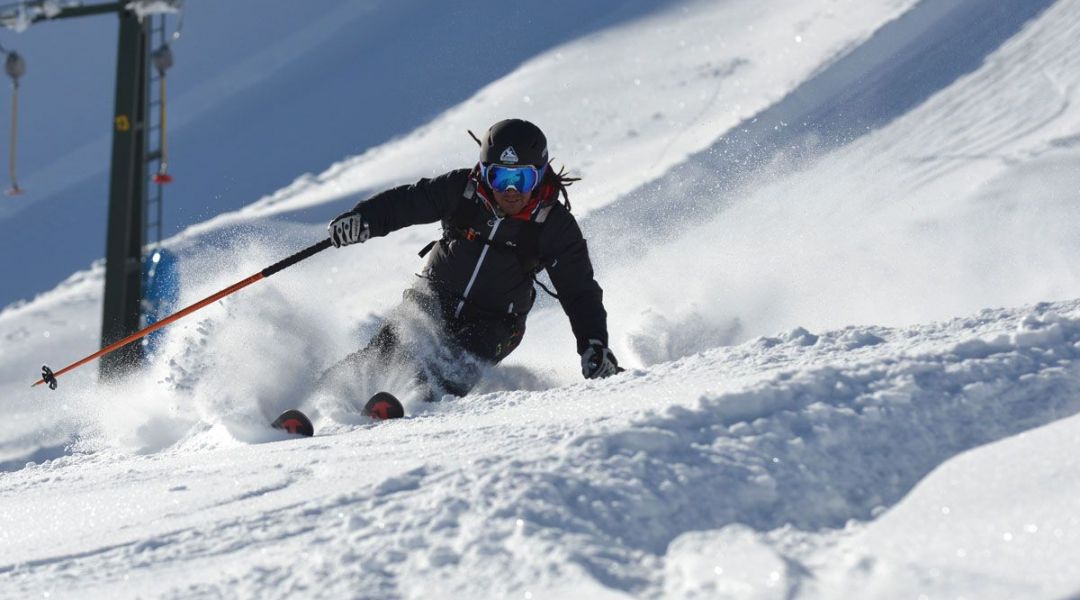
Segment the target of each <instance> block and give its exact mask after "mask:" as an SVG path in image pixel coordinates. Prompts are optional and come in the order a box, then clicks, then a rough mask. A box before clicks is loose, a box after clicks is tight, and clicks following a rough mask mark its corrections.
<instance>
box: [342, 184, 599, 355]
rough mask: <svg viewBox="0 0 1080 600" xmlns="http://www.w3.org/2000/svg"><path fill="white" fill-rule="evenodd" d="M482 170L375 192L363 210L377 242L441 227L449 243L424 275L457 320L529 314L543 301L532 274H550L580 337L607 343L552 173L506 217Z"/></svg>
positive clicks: (589, 273) (585, 262)
mask: <svg viewBox="0 0 1080 600" xmlns="http://www.w3.org/2000/svg"><path fill="white" fill-rule="evenodd" d="M478 172H479V171H478V169H476V168H474V169H472V170H470V169H459V170H456V171H450V172H449V173H445V174H443V175H440V176H438V177H435V178H434V179H427V178H425V179H421V180H420V181H417V182H416V183H414V184H411V185H403V186H400V187H396V188H392V189H389V190H386V191H384V192H381V193H379V194H376V195H375V196H372V197H371V198H369V199H367V200H364V201H362V202H360V203H359V204H357V205H356V208H355V209H354V210H355V211H356V212H358V213H360V215H361V216H362V217H363V219H364V221H366V222H367V224H368V226H369V227H370V228H371V235H372V237H379V236H384V235H386V234H388V233H390V232H392V231H396V230H398V229H401V228H403V227H408V226H409V225H416V224H420V223H434V222H435V221H442V227H443V237H442V239H440V240H438V241H437V242H433V243H432V245H430V246H429V247H428V248H426V249H425V251H428V253H427V263H426V264H425V265H424V269H423V271H422V272H421V274H420V275H421V277H423V278H425V279H427V280H428V281H430V284H431V286H432V287H433V288H434V289H435V290H436V291H437V292H438V293H439V294H440V295H442V296H443V297H444V299H447V300H448V301H450V302H453V303H454V315H453V316H455V317H458V318H477V317H479V318H495V317H503V316H511V317H513V316H520V317H522V319H523V318H524V315H525V314H526V313H528V312H529V310H530V309H531V308H532V305H533V301H534V300H535V298H536V291H535V290H534V288H533V275H534V274H535V273H536V272H538V271H540V270H541V269H544V270H546V271H547V273H548V276H549V277H550V278H551V282H552V284H554V286H555V291H556V293H557V294H558V297H559V302H560V303H561V304H562V307H563V311H564V312H565V313H566V316H567V317H568V318H569V319H570V327H571V329H572V330H573V332H574V337H575V338H576V339H577V346H578V352H579V353H581V352H583V351H584V350H585V349H586V348H587V347H588V345H589V340H600V341H601V342H602V343H603V344H604V345H607V342H608V337H607V312H606V311H605V310H604V304H603V290H601V289H600V285H599V284H597V283H596V279H595V278H594V276H593V268H592V262H591V261H590V260H589V251H588V248H587V247H586V244H585V238H584V237H582V234H581V229H580V228H579V227H578V224H577V220H575V219H574V216H573V215H572V214H570V211H569V210H567V209H566V207H564V206H563V205H562V204H560V203H559V202H558V194H559V187H558V185H557V181H556V180H555V178H554V175H553V174H552V173H551V170H550V169H548V171H547V174H546V176H545V179H544V181H543V182H542V183H541V185H540V186H539V187H538V188H537V196H536V198H537V199H536V201H535V202H533V203H532V204H531V205H530V207H528V208H527V209H526V210H525V211H523V212H522V213H521V214H519V215H514V216H500V215H499V214H498V212H497V209H495V208H494V207H495V206H496V204H495V201H494V197H493V195H492V193H491V190H490V188H488V187H487V185H486V184H484V183H482V182H481V181H480V178H479V175H478ZM422 255H423V253H422Z"/></svg>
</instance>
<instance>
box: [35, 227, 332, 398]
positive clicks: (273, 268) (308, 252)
mask: <svg viewBox="0 0 1080 600" xmlns="http://www.w3.org/2000/svg"><path fill="white" fill-rule="evenodd" d="M332 245H334V244H333V242H331V241H330V239H329V238H327V239H325V240H322V241H321V242H319V243H317V244H313V245H311V246H308V247H307V248H304V249H303V250H301V251H299V252H297V253H296V254H293V255H292V256H290V257H288V258H286V259H284V260H281V261H278V262H276V263H274V264H272V265H270V266H269V267H266V268H265V269H263V270H262V271H259V272H258V273H256V274H254V275H252V276H251V277H248V278H247V279H244V280H242V281H238V282H236V283H234V284H232V285H230V286H229V287H227V288H225V289H223V290H221V291H220V292H218V293H216V294H214V295H212V296H209V297H207V298H204V299H202V300H199V301H198V302H196V303H195V304H192V305H191V306H189V307H187V308H185V309H182V310H180V311H178V312H175V313H173V314H171V315H169V316H168V317H165V318H164V319H162V320H160V321H158V322H157V323H154V324H153V325H150V326H149V327H146V328H144V329H140V330H139V331H136V332H135V333H133V334H131V335H129V336H127V337H126V338H124V339H122V340H120V341H118V342H114V343H112V344H109V345H108V346H106V347H104V348H102V349H101V350H98V351H97V352H95V353H93V354H91V355H90V356H87V357H86V358H83V359H82V360H79V361H78V362H74V363H72V364H70V365H68V366H66V367H64V368H63V369H60V370H59V371H57V372H55V373H53V372H52V370H51V369H49V367H48V366H42V367H41V379H39V380H37V381H35V382H34V384H33V385H31V386H30V387H34V386H38V385H41V384H43V383H47V384H49V389H53V390H55V389H56V378H57V377H59V376H61V375H63V374H64V373H67V372H68V371H71V370H72V369H76V368H78V367H81V366H82V365H85V364H86V363H88V362H90V361H92V360H94V359H96V358H100V357H102V356H105V355H106V354H108V353H110V352H112V351H114V350H117V349H119V348H123V347H124V346H126V345H128V344H130V343H131V342H134V341H135V340H138V339H141V338H144V337H146V336H147V335H149V334H151V333H153V332H155V331H157V330H158V329H161V328H162V327H165V326H166V325H168V324H170V323H172V322H174V321H177V320H179V319H181V318H183V317H186V316H187V315H190V314H191V313H193V312H195V311H197V310H199V309H200V308H202V307H204V306H206V305H208V304H213V303H214V302H217V301H218V300H221V299H222V298H224V297H225V296H228V295H230V294H232V293H234V292H237V291H239V290H241V289H242V288H245V287H247V286H249V285H251V284H253V283H255V282H256V281H259V280H260V279H265V278H267V277H269V276H271V275H273V274H274V273H277V272H278V271H281V270H283V269H286V268H288V267H291V266H293V265H295V264H296V263H298V262H300V261H302V260H304V259H307V258H311V257H312V256H314V255H316V254H318V253H319V252H322V251H323V250H326V249H327V248H329V247H330V246H332Z"/></svg>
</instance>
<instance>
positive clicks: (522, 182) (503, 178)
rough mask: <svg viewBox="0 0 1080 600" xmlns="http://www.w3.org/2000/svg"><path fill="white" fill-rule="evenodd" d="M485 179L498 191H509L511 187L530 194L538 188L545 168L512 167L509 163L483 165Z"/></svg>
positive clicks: (529, 166)
mask: <svg viewBox="0 0 1080 600" xmlns="http://www.w3.org/2000/svg"><path fill="white" fill-rule="evenodd" d="M482 167H483V175H484V181H485V182H486V183H487V184H488V185H489V186H491V189H493V190H495V191H496V192H508V191H510V190H511V189H513V190H517V191H518V192H520V193H522V194H528V193H529V192H531V191H533V190H534V189H536V186H537V184H539V183H540V179H541V178H542V177H543V175H544V170H543V169H537V168H536V167H534V166H532V165H522V166H519V167H510V166H507V165H482Z"/></svg>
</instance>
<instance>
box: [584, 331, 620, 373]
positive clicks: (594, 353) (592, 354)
mask: <svg viewBox="0 0 1080 600" xmlns="http://www.w3.org/2000/svg"><path fill="white" fill-rule="evenodd" d="M620 372H622V369H620V368H619V361H617V360H615V355H614V354H612V353H611V350H610V349H609V348H608V347H607V346H605V345H604V343H603V342H601V341H600V340H589V347H588V348H586V349H585V352H582V353H581V374H582V375H584V376H585V379H603V378H605V377H611V376H612V375H614V374H616V373H620Z"/></svg>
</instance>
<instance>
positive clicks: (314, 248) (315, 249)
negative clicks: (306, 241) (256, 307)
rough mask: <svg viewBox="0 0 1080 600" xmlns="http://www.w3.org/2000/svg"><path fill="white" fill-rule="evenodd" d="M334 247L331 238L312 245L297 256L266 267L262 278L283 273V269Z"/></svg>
mask: <svg viewBox="0 0 1080 600" xmlns="http://www.w3.org/2000/svg"><path fill="white" fill-rule="evenodd" d="M333 245H334V242H332V241H330V238H326V239H325V240H323V241H321V242H319V243H317V244H312V245H311V246H308V247H307V248H304V249H303V250H301V251H299V252H297V253H296V254H293V255H292V256H290V257H288V258H283V259H281V260H279V261H278V262H276V263H274V264H272V265H270V266H269V267H266V268H265V269H263V270H262V276H263V277H269V276H271V275H273V274H274V273H277V272H278V271H281V270H283V269H287V268H289V267H291V266H293V265H295V264H296V263H298V262H300V261H302V260H304V259H307V258H311V257H312V256H315V255H316V254H318V253H320V252H322V251H323V250H326V249H327V248H329V247H330V246H333Z"/></svg>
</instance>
